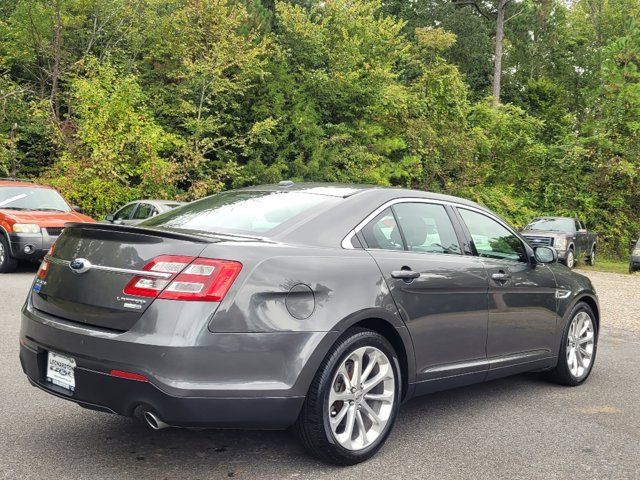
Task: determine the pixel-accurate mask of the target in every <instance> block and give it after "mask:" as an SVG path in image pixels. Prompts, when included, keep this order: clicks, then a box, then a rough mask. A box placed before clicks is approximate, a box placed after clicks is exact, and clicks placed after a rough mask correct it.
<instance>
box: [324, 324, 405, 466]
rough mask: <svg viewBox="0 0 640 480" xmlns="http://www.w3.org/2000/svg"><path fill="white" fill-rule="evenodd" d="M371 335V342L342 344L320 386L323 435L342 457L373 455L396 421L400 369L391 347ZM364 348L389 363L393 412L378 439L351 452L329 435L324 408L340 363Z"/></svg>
mask: <svg viewBox="0 0 640 480" xmlns="http://www.w3.org/2000/svg"><path fill="white" fill-rule="evenodd" d="M371 333H372V334H373V335H372V336H371V341H370V340H369V339H367V338H359V339H358V340H356V341H354V342H352V343H345V344H343V345H344V346H345V347H346V348H344V349H343V351H342V353H341V354H340V355H339V357H337V358H338V360H337V361H336V362H332V365H331V366H329V365H327V366H328V367H329V370H330V373H329V375H328V376H327V377H326V379H325V380H327V381H326V382H323V384H322V386H321V392H322V408H323V415H322V419H323V424H324V431H325V435H327V440H328V441H329V442H331V443H333V444H334V446H335V448H336V449H337V450H338V451H339V452H340V453H341V454H343V455H357V456H363V457H367V455H368V454H369V453H370V452H371V451H373V453H375V451H377V450H378V449H379V448H380V446H381V444H383V443H384V442H385V440H386V439H387V437H388V436H389V433H390V432H391V429H392V427H393V424H394V423H395V420H396V416H397V414H398V407H399V403H400V392H401V385H402V384H401V382H400V368H399V363H398V359H397V357H396V353H395V351H394V350H393V347H392V346H391V344H390V343H389V342H388V341H387V340H386V339H385V338H384V337H382V336H381V335H379V334H377V333H375V332H371ZM372 341H373V342H372ZM365 346H371V347H375V348H377V349H379V350H381V351H382V352H383V353H384V354H385V355H386V356H387V358H388V359H389V361H390V362H391V366H392V368H393V374H394V381H395V384H396V385H395V398H394V401H393V410H392V411H391V416H390V417H389V421H388V422H387V425H386V427H385V431H384V432H383V433H382V435H380V437H378V439H377V440H376V441H375V442H374V443H372V444H371V445H369V446H368V447H366V448H363V449H362V450H358V451H353V450H347V449H346V448H344V447H343V446H342V445H340V444H339V443H337V442H335V439H334V438H333V434H332V433H331V427H330V425H329V416H328V415H326V412H327V408H326V407H327V402H328V401H329V391H330V388H331V383H332V381H333V377H334V375H335V374H336V370H337V368H338V367H339V366H340V365H341V364H342V362H343V361H344V360H345V359H346V357H347V356H348V355H349V354H350V353H351V352H352V351H353V350H356V349H358V348H360V347H365Z"/></svg>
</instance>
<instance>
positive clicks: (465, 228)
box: [455, 205, 531, 264]
mask: <svg viewBox="0 0 640 480" xmlns="http://www.w3.org/2000/svg"><path fill="white" fill-rule="evenodd" d="M455 208H456V210H459V209H465V210H469V211H471V212H474V213H478V214H480V215H484V216H485V217H487V218H489V219H490V220H493V221H495V222H496V223H497V224H499V225H500V226H502V227H504V228H505V229H506V230H507V231H509V232H511V234H512V235H513V236H515V237H516V238H517V239H518V241H519V242H520V245H521V246H522V250H524V253H525V257H526V258H525V260H512V259H510V258H492V257H483V256H481V255H480V254H478V249H477V248H476V247H475V244H474V243H473V238H472V237H471V232H470V231H469V227H468V226H467V224H466V223H465V221H464V219H463V218H462V215H461V214H460V212H457V217H458V220H459V222H460V225H461V226H462V228H463V229H464V232H465V235H466V236H467V238H468V241H469V245H470V246H473V250H474V252H473V256H474V257H478V258H487V259H489V260H495V261H498V262H513V263H516V264H519V263H526V264H530V263H531V259H530V257H531V252H529V249H528V248H527V243H526V242H525V241H523V239H522V236H521V235H520V234H518V232H516V231H515V230H514V229H513V228H511V227H510V226H509V225H507V224H506V223H505V222H503V221H500V219H499V218H497V217H496V216H495V215H490V214H487V212H485V211H482V210H480V209H477V208H470V207H467V206H466V205H457V206H456V207H455Z"/></svg>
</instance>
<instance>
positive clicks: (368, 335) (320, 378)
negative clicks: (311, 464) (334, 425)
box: [297, 328, 402, 466]
mask: <svg viewBox="0 0 640 480" xmlns="http://www.w3.org/2000/svg"><path fill="white" fill-rule="evenodd" d="M364 346H371V347H375V348H377V349H379V350H381V351H382V352H383V353H384V354H385V355H386V356H387V358H388V359H389V361H390V363H391V367H392V368H393V372H394V377H395V387H396V388H395V399H394V403H393V407H392V411H391V415H390V416H389V420H388V422H387V425H386V426H385V430H384V432H383V433H382V434H381V435H380V436H379V437H378V438H377V439H376V440H375V442H373V443H372V444H371V445H369V446H367V447H366V448H363V449H362V450H357V451H353V450H348V449H346V448H344V447H343V446H342V445H340V444H339V443H338V442H337V441H336V440H335V439H334V438H333V433H332V432H331V427H330V426H329V415H328V408H327V406H328V396H329V389H330V388H331V385H332V382H333V377H334V375H335V373H336V371H337V369H338V368H339V366H340V365H341V364H342V362H343V361H344V360H345V359H346V357H347V356H348V355H349V354H350V353H351V352H353V350H356V349H357V348H360V347H364ZM401 375H402V372H401V369H400V363H399V361H398V356H397V354H396V352H395V350H394V348H393V346H392V345H391V343H390V342H389V341H388V340H387V339H386V338H384V337H383V336H382V335H380V334H378V333H377V332H374V331H372V330H365V329H362V328H354V329H351V330H349V331H347V332H346V333H345V334H344V335H343V336H342V337H341V338H340V339H338V341H337V342H336V344H335V345H334V347H332V349H331V350H330V351H329V353H328V354H327V356H326V357H325V360H324V361H323V362H322V364H321V366H320V368H319V369H318V372H317V373H316V380H315V381H314V383H315V384H316V385H317V386H316V387H312V388H311V389H310V391H309V393H308V398H307V400H306V404H307V405H308V406H309V410H308V411H307V408H305V407H303V410H302V412H301V416H300V418H299V419H298V425H297V430H298V433H299V434H300V433H301V430H306V431H307V432H308V433H309V436H312V438H308V437H307V441H305V442H304V443H305V447H306V448H307V450H308V451H309V453H311V454H312V455H313V456H315V457H317V458H318V459H320V460H322V461H325V462H329V463H333V464H335V465H343V466H346V465H355V464H357V463H360V462H363V461H365V460H368V459H369V458H371V457H372V456H373V455H375V454H376V452H377V451H378V450H380V448H382V446H383V445H384V443H385V441H386V440H387V438H388V436H389V434H390V433H391V430H392V429H393V425H394V423H395V421H396V418H397V415H398V410H399V406H400V400H401V393H402V391H401V388H402V376H401ZM316 382H317V383H316ZM310 397H312V398H310ZM313 418H317V419H318V421H320V422H321V425H318V427H320V428H317V429H316V428H312V427H310V426H309V427H308V428H305V425H310V424H306V422H310V421H313V420H312V419H313ZM316 425H317V424H316ZM303 437H304V435H303ZM309 440H311V442H309Z"/></svg>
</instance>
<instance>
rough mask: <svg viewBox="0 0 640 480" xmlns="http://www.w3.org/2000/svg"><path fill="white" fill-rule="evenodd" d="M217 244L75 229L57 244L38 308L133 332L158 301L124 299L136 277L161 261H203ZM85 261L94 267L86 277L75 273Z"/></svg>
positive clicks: (37, 291)
mask: <svg viewBox="0 0 640 480" xmlns="http://www.w3.org/2000/svg"><path fill="white" fill-rule="evenodd" d="M216 241H218V240H216V239H212V238H205V237H199V236H197V235H190V234H182V233H176V232H173V231H165V230H159V229H153V230H152V229H145V228H137V227H126V226H119V225H105V224H69V225H67V227H66V228H65V230H64V232H63V234H62V235H61V236H60V237H59V238H58V240H57V242H56V246H55V252H54V254H53V255H52V256H51V257H50V261H49V265H48V268H47V274H46V277H45V278H44V279H39V278H37V279H36V282H35V283H34V294H33V296H32V302H33V305H34V307H35V308H36V309H38V310H41V311H43V312H46V313H48V314H51V315H55V316H57V317H61V318H64V319H68V320H71V321H74V322H80V323H84V324H87V325H92V326H96V327H102V328H108V329H112V330H118V331H126V330H129V329H130V328H131V327H132V326H133V324H134V323H135V322H136V321H137V320H138V319H139V318H140V317H141V316H142V314H143V313H144V312H145V310H146V309H147V308H148V307H149V305H150V304H151V303H152V302H153V300H154V299H153V298H144V297H136V296H130V295H129V296H128V295H125V294H124V293H123V290H124V288H125V286H126V285H127V283H128V282H129V281H130V280H131V279H132V278H133V277H134V276H135V272H136V271H141V270H142V269H143V268H144V267H145V265H147V264H148V263H149V262H150V261H151V260H153V259H154V258H156V257H158V256H160V255H181V256H190V257H197V256H198V255H199V254H200V252H202V250H203V249H204V248H205V247H206V246H207V245H208V244H210V243H214V242H216ZM79 259H82V260H85V261H86V262H85V263H86V264H87V265H89V264H90V265H89V268H88V269H87V270H86V271H83V270H84V269H83V268H77V269H76V271H74V270H72V268H71V266H74V265H71V264H72V262H73V261H74V260H75V261H76V264H75V266H76V267H77V266H78V260H79ZM79 263H82V261H81V262H79Z"/></svg>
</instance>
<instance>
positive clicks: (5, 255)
mask: <svg viewBox="0 0 640 480" xmlns="http://www.w3.org/2000/svg"><path fill="white" fill-rule="evenodd" d="M17 266H18V261H17V260H16V259H15V258H13V257H12V256H11V251H10V250H9V244H8V243H7V240H6V239H5V238H4V237H3V236H2V235H1V234H0V273H9V272H13V271H14V270H15V269H16V267H17Z"/></svg>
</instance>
